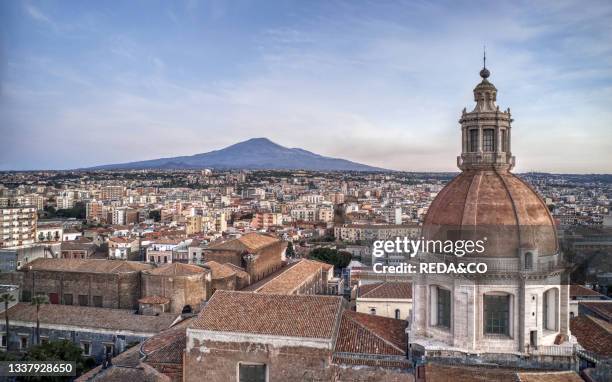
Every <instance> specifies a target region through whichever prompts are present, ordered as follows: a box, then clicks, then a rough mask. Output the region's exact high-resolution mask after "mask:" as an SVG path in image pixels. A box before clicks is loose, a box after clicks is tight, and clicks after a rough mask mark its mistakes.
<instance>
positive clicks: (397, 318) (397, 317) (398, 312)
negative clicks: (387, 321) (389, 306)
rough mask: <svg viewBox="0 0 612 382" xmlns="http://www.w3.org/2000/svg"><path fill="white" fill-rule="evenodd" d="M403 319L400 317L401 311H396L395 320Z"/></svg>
mask: <svg viewBox="0 0 612 382" xmlns="http://www.w3.org/2000/svg"><path fill="white" fill-rule="evenodd" d="M400 318H401V316H400V310H399V309H395V319H396V320H399V319H400Z"/></svg>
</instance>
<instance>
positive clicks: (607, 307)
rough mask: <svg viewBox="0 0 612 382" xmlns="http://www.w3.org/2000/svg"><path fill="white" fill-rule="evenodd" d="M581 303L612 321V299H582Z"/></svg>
mask: <svg viewBox="0 0 612 382" xmlns="http://www.w3.org/2000/svg"><path fill="white" fill-rule="evenodd" d="M580 305H581V306H583V307H585V308H587V309H588V310H590V311H592V312H593V313H594V314H597V315H598V316H600V317H601V318H603V319H605V320H607V321H610V322H612V300H606V301H589V302H586V301H581V302H580Z"/></svg>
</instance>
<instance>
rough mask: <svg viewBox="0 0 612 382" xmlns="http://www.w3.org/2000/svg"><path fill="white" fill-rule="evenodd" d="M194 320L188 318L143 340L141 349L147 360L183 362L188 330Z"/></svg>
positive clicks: (152, 361)
mask: <svg viewBox="0 0 612 382" xmlns="http://www.w3.org/2000/svg"><path fill="white" fill-rule="evenodd" d="M192 321H193V318H188V319H186V320H184V321H182V322H180V323H179V324H177V325H176V326H174V327H172V328H170V329H167V330H164V331H163V332H161V333H159V334H156V335H154V336H153V337H150V338H148V339H147V340H146V341H145V342H143V343H142V346H141V348H140V350H141V351H142V353H143V354H144V355H145V357H146V358H145V361H146V362H150V363H175V364H182V363H183V351H184V350H185V347H186V339H187V334H186V330H187V327H188V326H189V325H190V324H191V323H192Z"/></svg>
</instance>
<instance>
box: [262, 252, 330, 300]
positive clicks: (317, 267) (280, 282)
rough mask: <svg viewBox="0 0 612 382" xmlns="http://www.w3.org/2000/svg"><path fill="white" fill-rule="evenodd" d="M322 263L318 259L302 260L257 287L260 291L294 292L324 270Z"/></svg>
mask: <svg viewBox="0 0 612 382" xmlns="http://www.w3.org/2000/svg"><path fill="white" fill-rule="evenodd" d="M322 269H323V267H322V264H321V263H320V262H318V261H311V260H306V259H303V260H300V262H299V263H298V264H296V265H295V266H293V267H291V268H290V269H289V270H287V271H286V272H283V273H281V274H280V275H278V276H277V277H275V278H273V279H271V280H270V281H269V282H267V283H265V284H264V285H262V286H261V287H260V288H259V289H257V292H258V293H276V294H292V293H294V292H295V291H296V290H297V289H298V288H299V287H300V286H301V285H302V284H303V283H304V282H306V281H307V280H309V279H310V278H311V277H313V275H315V274H320V273H321V272H322Z"/></svg>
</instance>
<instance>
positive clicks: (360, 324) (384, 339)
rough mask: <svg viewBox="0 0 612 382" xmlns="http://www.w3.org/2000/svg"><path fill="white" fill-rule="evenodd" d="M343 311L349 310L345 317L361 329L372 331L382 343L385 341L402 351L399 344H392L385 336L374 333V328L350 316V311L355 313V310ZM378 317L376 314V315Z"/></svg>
mask: <svg viewBox="0 0 612 382" xmlns="http://www.w3.org/2000/svg"><path fill="white" fill-rule="evenodd" d="M345 312H351V314H349V315H348V316H347V318H348V319H349V320H351V321H352V322H353V323H354V324H356V325H359V327H361V328H363V330H366V331H368V332H370V333H372V335H374V336H376V338H378V339H380V340H381V341H383V342H384V343H386V344H387V345H389V346H392V347H393V348H395V349H396V350H398V351H400V352H404V349H401V348H400V347H399V346H397V345H396V344H394V343H393V342H391V341H389V340H387V339H386V338H384V337H382V336H380V335H379V334H378V333H376V332H375V331H374V330H372V329H370V328H369V327H367V326H366V325H364V324H362V323H361V322H359V321H357V320H355V319H354V318H353V317H351V315H352V313H357V312H353V311H349V310H346V311H345ZM377 317H378V316H377ZM384 318H387V317H384Z"/></svg>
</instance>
